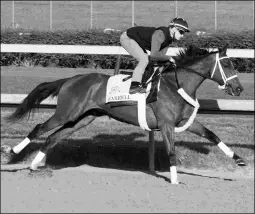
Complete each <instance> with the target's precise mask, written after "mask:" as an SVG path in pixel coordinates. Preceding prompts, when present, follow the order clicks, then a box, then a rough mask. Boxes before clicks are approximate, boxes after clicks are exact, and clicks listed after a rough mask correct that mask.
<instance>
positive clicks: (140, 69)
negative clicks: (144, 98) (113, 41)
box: [120, 32, 149, 93]
mask: <svg viewBox="0 0 255 214" xmlns="http://www.w3.org/2000/svg"><path fill="white" fill-rule="evenodd" d="M120 43H121V45H122V47H123V48H124V49H125V50H126V51H127V52H128V53H129V54H130V55H131V56H133V57H134V58H136V60H137V61H138V65H137V66H136V68H135V70H134V72H133V76H132V83H131V87H130V89H131V90H130V93H131V92H132V93H136V92H141V81H142V77H143V73H144V71H145V68H146V66H147V65H148V63H149V58H148V55H147V54H146V53H144V51H143V49H142V48H141V47H140V46H139V45H138V43H137V42H136V41H135V40H133V39H130V38H129V37H128V36H127V34H126V32H124V33H122V35H121V37H120ZM144 92H145V90H144Z"/></svg>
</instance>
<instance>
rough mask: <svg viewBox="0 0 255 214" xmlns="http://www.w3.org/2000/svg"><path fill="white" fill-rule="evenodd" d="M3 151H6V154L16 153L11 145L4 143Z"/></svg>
mask: <svg viewBox="0 0 255 214" xmlns="http://www.w3.org/2000/svg"><path fill="white" fill-rule="evenodd" d="M1 153H5V154H12V153H13V154H14V152H13V150H12V148H11V147H10V146H7V145H2V146H1Z"/></svg>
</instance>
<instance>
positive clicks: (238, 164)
mask: <svg viewBox="0 0 255 214" xmlns="http://www.w3.org/2000/svg"><path fill="white" fill-rule="evenodd" d="M236 165H237V166H246V165H247V164H246V163H245V161H244V160H243V159H242V158H238V159H237V160H236Z"/></svg>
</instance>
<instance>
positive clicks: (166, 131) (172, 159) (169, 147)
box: [160, 124, 179, 184]
mask: <svg viewBox="0 0 255 214" xmlns="http://www.w3.org/2000/svg"><path fill="white" fill-rule="evenodd" d="M160 130H161V133H162V137H163V141H164V143H165V146H166V151H167V155H168V158H169V165H170V179H171V183H172V184H178V183H179V182H178V178H177V169H176V154H175V146H174V126H173V125H169V124H164V125H163V126H162V127H161V128H160Z"/></svg>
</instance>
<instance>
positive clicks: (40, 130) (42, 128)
mask: <svg viewBox="0 0 255 214" xmlns="http://www.w3.org/2000/svg"><path fill="white" fill-rule="evenodd" d="M61 123H62V122H61V120H60V118H59V117H58V116H57V115H56V114H55V115H53V116H52V117H51V118H50V119H48V120H47V121H46V122H44V123H42V124H37V125H36V126H35V127H34V129H33V130H32V131H31V132H30V133H29V134H28V135H27V137H26V138H25V139H24V140H23V141H22V142H20V143H19V144H18V145H16V146H14V147H13V148H12V152H14V153H15V154H19V153H20V152H21V151H22V150H23V149H24V148H25V147H26V146H27V145H28V144H29V143H30V142H31V141H32V140H33V139H35V138H37V137H39V136H40V135H42V134H44V133H46V132H48V131H50V130H52V129H54V128H56V127H58V126H60V125H62V124H61Z"/></svg>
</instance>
